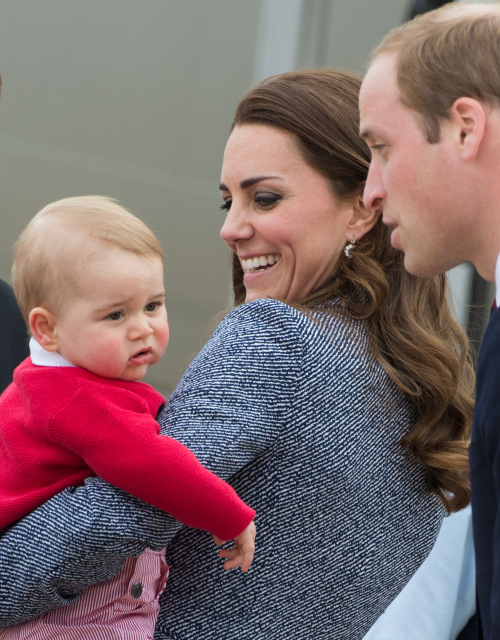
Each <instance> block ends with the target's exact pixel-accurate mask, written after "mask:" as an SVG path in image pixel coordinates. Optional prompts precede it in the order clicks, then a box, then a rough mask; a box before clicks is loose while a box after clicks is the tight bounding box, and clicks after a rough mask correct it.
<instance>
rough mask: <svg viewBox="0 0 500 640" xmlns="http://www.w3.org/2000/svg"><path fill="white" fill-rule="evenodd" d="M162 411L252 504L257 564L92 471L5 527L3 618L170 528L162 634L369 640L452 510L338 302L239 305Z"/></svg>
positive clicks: (175, 638)
mask: <svg viewBox="0 0 500 640" xmlns="http://www.w3.org/2000/svg"><path fill="white" fill-rule="evenodd" d="M329 311H330V312H329ZM159 420H160V424H161V429H162V432H163V433H165V434H168V435H170V436H171V437H174V438H176V439H178V440H180V441H181V442H182V443H183V444H185V445H186V446H188V447H189V448H190V449H191V450H192V451H193V452H194V453H195V454H196V455H197V456H198V457H199V459H200V460H201V462H202V463H203V464H204V465H206V466H207V467H208V468H209V469H210V470H211V471H214V472H215V473H217V474H218V475H220V476H221V477H223V478H225V479H229V481H230V483H231V484H232V485H233V487H234V488H235V489H236V491H237V492H238V493H239V495H240V496H241V497H242V498H243V499H244V500H245V501H246V502H247V503H248V504H250V505H251V506H252V507H253V508H255V509H256V511H257V516H256V524H257V541H256V543H257V550H256V556H255V560H254V563H253V565H252V567H251V569H250V571H249V572H248V573H247V574H242V573H241V572H240V571H239V570H237V571H232V572H224V571H223V570H222V567H221V560H220V559H219V558H217V553H216V549H215V547H214V545H213V542H212V539H211V537H210V536H209V535H208V534H207V533H205V532H202V531H198V530H194V529H188V528H187V527H183V528H180V525H179V523H177V522H176V521H175V520H173V519H172V518H170V516H168V515H167V514H164V513H161V512H159V511H157V510H156V509H154V508H153V507H150V506H149V505H146V504H144V503H141V502H140V501H139V500H137V499H135V498H133V497H131V496H129V495H127V494H125V493H124V492H122V491H120V490H119V489H116V488H114V487H112V486H110V485H107V484H106V483H105V482H103V481H102V480H100V479H99V478H90V479H88V480H87V481H86V484H85V486H84V487H81V488H78V489H76V490H68V491H65V492H63V493H61V494H59V495H58V496H56V497H55V498H53V499H52V500H50V501H49V502H47V503H45V504H44V505H42V507H40V508H39V509H37V510H36V511H35V512H33V513H32V514H30V516H28V517H27V518H25V519H24V520H22V521H21V522H20V523H19V524H18V525H16V526H15V527H14V528H13V529H11V530H9V531H8V532H6V533H5V534H4V536H3V538H2V540H1V544H0V571H1V575H2V581H0V625H2V624H3V625H5V624H14V623H16V622H19V621H20V620H22V619H27V618H29V617H33V616H35V615H40V614H41V613H43V612H45V611H47V610H49V609H51V608H54V607H56V606H61V605H63V604H65V603H70V602H72V601H74V600H75V599H76V598H78V594H79V592H80V591H81V590H82V589H83V588H85V587H86V586H88V585H90V584H92V583H95V582H98V581H101V580H104V579H106V578H108V577H110V576H111V575H113V574H114V573H116V571H118V569H119V568H120V566H121V564H122V562H123V561H124V559H125V557H127V556H136V555H138V554H139V553H141V552H142V550H143V549H144V548H145V547H146V546H150V547H152V548H161V547H162V546H164V545H165V544H168V551H167V560H168V562H169V565H170V567H171V572H170V578H169V582H168V585H167V589H166V591H165V592H164V594H163V596H162V600H161V605H162V608H161V612H160V615H159V618H158V624H157V628H156V635H155V638H156V639H157V640H160V639H161V640H203V639H206V640H258V639H262V640H264V639H265V640H274V639H276V640H278V639H283V640H284V639H286V640H292V639H297V640H299V639H300V640H303V639H304V638H307V639H308V640H309V639H312V638H331V639H338V640H354V639H357V638H359V639H360V638H362V637H363V635H364V634H365V633H366V632H367V631H368V629H369V628H370V626H371V625H372V624H373V622H374V621H375V620H376V619H377V617H378V616H379V615H380V614H381V613H382V612H383V610H384V609H385V608H386V607H387V605H388V604H389V603H390V602H391V600H392V599H393V598H394V597H395V596H396V595H397V593H398V592H399V591H400V590H401V589H402V588H403V586H404V585H405V584H406V582H407V581H408V580H409V578H410V577H411V575H412V574H413V573H414V572H415V571H416V569H417V568H418V566H419V565H420V564H421V562H422V561H423V560H424V558H425V557H426V556H427V554H428V553H429V551H430V549H431V547H432V545H433V542H434V540H435V537H436V535H437V532H438V530H439V527H440V524H441V519H442V516H443V510H442V508H441V506H440V505H439V503H438V501H437V500H436V498H435V497H434V496H432V495H431V494H429V492H428V477H427V473H426V471H425V469H424V468H423V467H422V466H421V465H420V464H419V463H418V462H417V460H416V459H415V458H413V457H412V456H411V454H409V453H408V452H407V451H406V450H405V449H403V447H402V446H401V445H400V444H399V442H400V439H401V436H402V435H403V434H404V433H405V432H407V431H408V429H410V427H411V425H412V421H413V411H412V407H411V404H410V402H409V400H408V399H407V398H406V397H405V396H404V395H403V394H402V393H401V391H400V390H398V389H397V387H396V386H395V384H394V383H393V382H392V381H391V380H390V378H389V377H388V376H387V374H386V373H385V372H384V371H383V369H382V368H381V367H380V366H379V365H378V363H377V362H376V361H375V360H374V358H373V356H372V355H371V353H370V350H369V347H368V339H367V334H366V329H365V326H364V324H363V323H362V322H355V321H352V320H347V319H345V318H342V319H340V314H339V313H335V305H333V306H332V307H331V308H330V309H329V310H326V309H322V310H318V311H317V312H315V314H314V317H307V316H306V315H304V314H302V313H300V312H299V311H297V310H295V309H293V308H291V307H289V306H287V305H285V304H283V303H280V302H276V301H274V300H267V299H266V300H257V301H255V302H251V303H249V304H246V305H243V306H241V307H238V308H236V309H235V310H233V311H232V312H231V313H230V314H229V315H228V316H227V317H226V318H225V319H224V320H223V322H222V323H221V324H220V325H219V327H218V329H217V330H216V331H215V333H214V335H213V336H212V338H211V339H210V340H209V342H208V343H207V344H206V345H205V347H204V348H203V349H202V351H201V352H200V353H199V354H198V356H197V357H196V358H195V359H194V360H193V362H192V363H191V365H190V366H189V368H188V369H187V371H186V373H185V374H184V376H183V378H182V380H181V381H180V383H179V385H178V387H177V389H176V390H175V392H174V394H173V395H172V397H171V398H170V400H169V402H168V403H167V406H166V408H165V410H164V412H163V413H162V415H161V416H160V419H159Z"/></svg>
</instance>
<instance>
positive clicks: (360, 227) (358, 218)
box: [346, 195, 382, 242]
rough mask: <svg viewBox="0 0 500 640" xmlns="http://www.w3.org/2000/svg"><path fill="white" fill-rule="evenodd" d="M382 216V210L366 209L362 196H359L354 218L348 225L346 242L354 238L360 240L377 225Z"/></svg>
mask: <svg viewBox="0 0 500 640" xmlns="http://www.w3.org/2000/svg"><path fill="white" fill-rule="evenodd" d="M381 215H382V212H381V211H380V209H375V210H374V209H365V205H364V204H363V197H362V195H361V196H359V197H358V198H357V200H356V202H355V203H354V205H353V207H352V217H351V219H350V220H349V223H348V225H347V230H346V231H347V235H346V241H347V242H350V241H351V240H352V239H353V238H354V239H355V240H359V239H360V238H362V237H363V236H364V235H366V234H367V233H368V232H369V231H371V230H372V229H373V227H374V226H375V225H376V224H377V221H378V219H379V218H380V216H381Z"/></svg>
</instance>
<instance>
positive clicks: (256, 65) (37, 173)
mask: <svg viewBox="0 0 500 640" xmlns="http://www.w3.org/2000/svg"><path fill="white" fill-rule="evenodd" d="M407 10H408V2H407V0H147V1H144V0H85V2H82V0H43V2H41V1H40V0H0V73H1V74H2V77H3V89H2V98H1V100H0V193H1V204H0V216H1V217H0V220H1V225H0V277H2V278H4V279H6V280H8V281H10V268H11V258H12V245H13V244H14V242H15V240H16V238H17V236H18V235H19V233H20V231H21V230H22V228H23V227H24V226H25V225H26V224H27V222H28V221H29V220H30V219H31V217H32V216H33V215H34V214H35V213H36V212H37V211H38V210H39V209H40V208H41V207H43V206H44V205H46V204H47V203H49V202H51V201H53V200H57V199H59V198H64V197H67V196H75V195H85V194H101V195H107V196H111V197H113V198H116V199H117V200H118V201H119V202H120V203H122V204H123V205H124V206H125V207H127V208H129V209H130V210H131V211H132V212H133V213H135V214H136V215H138V216H139V217H140V218H142V219H143V220H144V221H145V222H146V223H147V224H148V225H149V226H150V227H151V228H152V229H153V230H154V231H155V232H156V233H157V235H158V237H159V239H160V241H161V243H162V245H163V247H164V250H165V255H166V260H165V278H166V289H167V309H168V312H169V318H170V326H171V342H170V345H169V347H168V350H167V354H166V356H165V358H164V359H163V361H162V362H160V363H159V364H158V365H156V366H155V367H154V368H153V369H152V370H151V372H150V373H149V374H148V381H149V382H150V383H151V384H154V385H155V386H156V387H157V388H158V389H159V390H160V391H162V392H163V393H165V394H168V393H170V391H171V390H172V389H173V387H174V386H175V384H176V382H177V380H178V379H179V377H180V375H181V374H182V372H183V371H184V369H185V367H186V366H187V364H188V363H189V361H190V359H191V358H192V356H193V355H194V354H195V353H196V352H197V351H198V350H199V349H200V347H201V346H202V345H203V342H204V340H205V338H206V332H207V327H208V324H209V321H210V319H211V318H212V317H213V316H214V315H215V314H217V313H218V312H220V311H221V310H222V309H224V308H227V307H228V306H229V304H230V274H229V263H230V261H229V251H228V249H227V248H226V246H225V244H224V243H223V242H222V241H221V239H220V238H219V229H220V226H221V224H222V220H223V214H222V213H221V212H220V211H219V204H220V202H221V200H220V196H219V193H218V190H217V185H218V182H219V172H220V165H221V159H222V154H223V150H224V145H225V142H226V139H227V136H228V133H229V128H230V125H231V120H232V115H233V112H234V109H235V107H236V104H237V103H238V100H239V99H240V98H241V97H242V96H243V95H244V94H245V92H246V91H247V90H248V88H249V87H250V86H251V85H252V83H254V82H255V81H257V80H259V79H261V78H264V77H266V76H268V75H271V74H273V73H280V72H283V71H288V70H291V69H294V68H304V67H315V66H334V67H341V68H344V69H347V70H350V71H353V72H355V73H356V74H358V75H359V76H362V75H363V73H364V70H365V67H366V64H367V60H368V55H369V52H370V51H371V49H372V48H373V47H374V46H375V45H376V44H377V42H379V40H380V39H381V38H382V37H383V35H384V34H385V33H386V32H387V31H388V30H389V29H390V28H392V27H394V26H396V25H398V24H400V23H401V22H402V21H403V20H404V18H405V17H406V15H407ZM453 277H454V281H455V285H454V286H455V291H456V300H457V309H458V311H459V313H460V314H461V317H462V320H463V321H464V322H466V319H467V313H468V312H467V309H466V307H465V305H464V302H466V301H467V300H468V291H469V288H470V282H471V277H472V276H471V271H470V269H469V268H468V267H467V266H465V267H462V268H460V269H459V270H458V271H457V273H456V274H454V276H453Z"/></svg>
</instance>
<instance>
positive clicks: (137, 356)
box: [129, 347, 153, 366]
mask: <svg viewBox="0 0 500 640" xmlns="http://www.w3.org/2000/svg"><path fill="white" fill-rule="evenodd" d="M152 357H153V347H144V349H140V350H139V351H137V352H136V353H134V355H133V356H132V357H131V358H129V362H130V363H131V364H133V365H135V366H141V365H143V364H149V362H150V361H151V358H152Z"/></svg>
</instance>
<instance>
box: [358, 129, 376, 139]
mask: <svg viewBox="0 0 500 640" xmlns="http://www.w3.org/2000/svg"><path fill="white" fill-rule="evenodd" d="M359 135H360V137H361V138H363V140H366V139H367V138H372V137H373V133H372V132H371V130H370V129H360V131H359Z"/></svg>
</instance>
